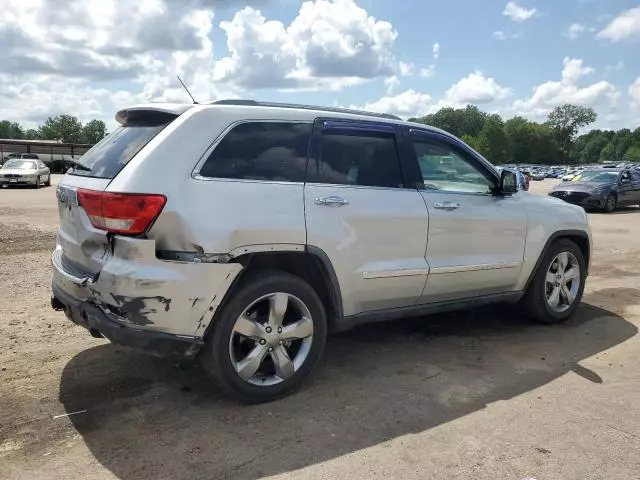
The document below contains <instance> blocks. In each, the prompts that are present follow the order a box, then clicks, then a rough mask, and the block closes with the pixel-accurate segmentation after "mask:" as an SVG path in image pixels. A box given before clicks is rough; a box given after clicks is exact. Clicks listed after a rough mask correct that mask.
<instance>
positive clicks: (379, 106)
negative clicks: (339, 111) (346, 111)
mask: <svg viewBox="0 0 640 480" xmlns="http://www.w3.org/2000/svg"><path fill="white" fill-rule="evenodd" d="M351 108H364V109H365V110H368V111H370V112H379V113H391V114H393V115H398V116H399V117H402V118H410V117H417V116H422V115H425V114H426V113H429V112H431V111H433V108H434V105H433V104H432V102H431V96H430V95H427V94H426V93H418V92H416V91H415V90H406V91H404V92H402V93H400V94H398V95H395V96H387V97H382V98H381V99H379V100H376V101H375V102H370V103H366V104H365V105H364V107H351Z"/></svg>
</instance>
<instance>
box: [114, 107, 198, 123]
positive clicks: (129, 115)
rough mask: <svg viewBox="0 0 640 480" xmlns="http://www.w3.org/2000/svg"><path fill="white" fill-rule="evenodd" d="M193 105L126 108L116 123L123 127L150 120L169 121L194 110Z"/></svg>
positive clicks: (117, 116)
mask: <svg viewBox="0 0 640 480" xmlns="http://www.w3.org/2000/svg"><path fill="white" fill-rule="evenodd" d="M193 107H194V105H193V104H184V103H145V104H140V105H133V106H131V107H127V108H124V109H122V110H120V111H119V112H118V113H116V121H117V122H118V123H119V124H121V125H126V124H128V123H131V122H139V121H142V120H145V119H149V120H151V121H152V122H157V121H159V120H160V121H161V120H162V119H164V121H169V120H171V119H173V118H176V117H179V116H180V115H182V114H183V113H184V112H186V111H187V110H189V109H190V108H193Z"/></svg>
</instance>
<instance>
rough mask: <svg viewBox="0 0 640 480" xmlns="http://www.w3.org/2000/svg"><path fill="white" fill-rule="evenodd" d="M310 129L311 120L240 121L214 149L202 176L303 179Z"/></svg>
mask: <svg viewBox="0 0 640 480" xmlns="http://www.w3.org/2000/svg"><path fill="white" fill-rule="evenodd" d="M311 130H312V124H311V123H286V122H282V123H281V122H248V123H241V124H240V125H237V126H236V127H234V128H233V129H232V130H231V131H230V132H229V133H227V134H226V135H225V137H224V138H223V139H222V141H221V142H220V143H219V144H218V146H217V147H216V148H215V149H214V150H213V152H212V153H211V155H210V156H209V158H208V159H207V161H206V162H205V163H204V165H203V166H202V168H201V169H200V175H201V176H203V177H212V178H229V179H242V180H265V181H279V182H303V181H304V174H305V169H306V166H307V151H308V149H309V139H310V138H311Z"/></svg>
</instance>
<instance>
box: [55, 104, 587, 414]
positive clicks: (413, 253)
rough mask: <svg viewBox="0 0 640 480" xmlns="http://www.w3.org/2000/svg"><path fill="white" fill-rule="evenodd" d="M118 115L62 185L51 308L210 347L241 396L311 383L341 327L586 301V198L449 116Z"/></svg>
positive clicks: (142, 339) (550, 313) (135, 339)
mask: <svg viewBox="0 0 640 480" xmlns="http://www.w3.org/2000/svg"><path fill="white" fill-rule="evenodd" d="M116 119H117V121H118V122H119V123H120V127H119V128H117V129H116V130H115V131H114V132H113V133H111V134H110V135H109V136H108V137H106V138H105V139H104V140H102V141H101V142H100V143H98V144H97V145H96V146H95V147H93V148H92V149H91V150H90V151H89V152H87V153H86V154H85V155H83V156H82V157H81V158H80V159H79V160H78V161H77V163H76V164H75V165H74V167H73V168H72V169H71V170H70V171H69V172H68V173H67V174H66V175H65V176H64V178H62V180H61V181H60V183H59V185H58V189H57V196H58V202H59V207H60V208H59V212H60V229H59V231H58V235H57V242H56V248H55V251H54V252H53V255H52V263H53V282H52V290H53V297H52V300H51V304H52V307H53V308H55V309H57V310H64V311H65V313H66V315H67V316H68V318H69V319H70V320H71V321H73V322H74V323H76V324H77V325H80V326H83V327H85V328H87V329H88V330H89V331H90V332H91V334H92V335H94V336H104V337H107V338H109V339H110V340H111V341H112V342H114V343H117V344H122V345H128V346H132V347H136V348H139V349H142V350H146V351H149V352H152V353H155V354H159V355H168V356H177V357H178V358H181V359H182V358H194V357H197V358H199V359H200V360H201V363H202V365H203V366H204V368H205V369H206V371H207V372H208V373H209V374H210V376H211V378H212V379H213V381H214V382H215V383H216V384H217V385H218V386H219V387H220V388H221V389H222V390H223V391H224V392H227V393H228V394H229V395H231V396H233V397H235V398H237V399H239V400H241V401H244V402H264V401H269V400H273V399H276V398H279V397H281V396H283V395H286V394H288V393H290V392H292V391H293V390H295V389H296V388H298V387H299V386H300V385H301V383H302V382H303V380H304V379H305V378H306V377H307V376H308V375H309V374H310V373H311V371H312V370H313V369H314V367H316V365H317V364H318V362H319V360H320V358H321V355H322V353H323V350H324V347H325V342H326V339H327V333H328V332H329V331H340V330H345V329H348V328H351V327H353V326H355V325H358V324H360V323H363V322H371V321H378V320H390V319H396V318H401V317H406V316H419V315H424V314H427V313H434V312H442V311H445V310H453V309H463V308H469V307H472V306H478V305H484V304H489V303H499V302H511V303H516V302H519V303H520V305H521V310H520V311H521V312H525V313H526V314H527V315H528V316H530V317H532V318H533V319H535V320H537V321H540V322H544V323H559V322H562V321H564V320H566V319H567V318H568V317H570V316H571V315H572V314H573V312H574V311H575V310H576V308H577V307H578V304H579V303H580V299H581V297H582V292H583V289H584V284H585V280H586V277H587V271H588V268H589V259H590V256H591V235H590V230H589V225H588V223H587V215H586V214H585V212H584V210H583V209H582V208H581V207H578V206H575V205H571V204H569V203H567V202H564V201H562V200H559V199H556V198H552V197H546V196H537V195H526V194H523V193H520V192H518V188H517V178H516V175H515V173H514V172H513V171H510V170H506V169H505V170H503V171H502V172H501V173H500V174H498V173H497V171H496V169H495V168H494V167H493V166H492V165H491V164H490V163H489V162H488V161H487V160H486V159H485V158H483V157H482V156H481V155H480V154H478V153H477V152H475V151H474V150H473V149H471V148H470V147H468V146H467V145H466V144H465V143H463V142H462V141H460V140H459V139H457V138H455V137H454V136H452V135H450V134H448V133H446V132H444V131H442V130H439V129H436V128H432V127H429V126H426V125H422V124H417V123H410V122H405V121H402V120H401V119H399V118H397V117H393V116H391V115H383V114H371V113H367V112H359V111H351V110H342V109H335V108H322V107H309V106H301V105H298V106H296V105H284V104H268V103H258V102H253V101H242V100H233V101H231V100H230V101H222V102H216V103H214V104H209V105H191V104H188V105H187V104H185V105H182V104H180V105H176V104H148V105H138V106H134V107H131V108H127V109H125V110H122V111H121V112H119V113H118V114H117V116H116ZM443 160H444V161H443Z"/></svg>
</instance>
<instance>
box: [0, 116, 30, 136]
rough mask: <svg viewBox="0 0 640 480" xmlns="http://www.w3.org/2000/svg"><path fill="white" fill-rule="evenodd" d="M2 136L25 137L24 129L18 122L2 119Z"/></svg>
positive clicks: (0, 124)
mask: <svg viewBox="0 0 640 480" xmlns="http://www.w3.org/2000/svg"><path fill="white" fill-rule="evenodd" d="M0 138H6V139H9V140H10V139H16V140H20V139H22V138H24V130H23V129H22V127H21V126H20V124H19V123H17V122H10V121H8V120H2V121H1V122H0Z"/></svg>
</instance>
